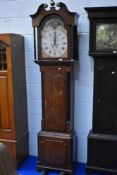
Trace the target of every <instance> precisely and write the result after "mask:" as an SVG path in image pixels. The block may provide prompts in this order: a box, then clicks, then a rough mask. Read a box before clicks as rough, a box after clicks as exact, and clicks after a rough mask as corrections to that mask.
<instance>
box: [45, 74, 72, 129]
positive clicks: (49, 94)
mask: <svg viewBox="0 0 117 175" xmlns="http://www.w3.org/2000/svg"><path fill="white" fill-rule="evenodd" d="M68 77H69V76H68V73H67V72H60V71H54V72H52V71H49V72H46V73H45V72H44V73H43V90H44V92H45V93H44V94H43V115H44V116H43V117H44V128H45V130H48V131H59V132H65V131H66V126H65V122H66V118H67V102H68V100H67V98H68V97H67V92H68V86H67V85H68ZM69 115H70V114H69Z"/></svg>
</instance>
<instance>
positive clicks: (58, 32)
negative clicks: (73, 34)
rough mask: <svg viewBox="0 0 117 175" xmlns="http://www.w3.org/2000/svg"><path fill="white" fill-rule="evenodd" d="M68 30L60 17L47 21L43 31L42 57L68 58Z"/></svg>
mask: <svg viewBox="0 0 117 175" xmlns="http://www.w3.org/2000/svg"><path fill="white" fill-rule="evenodd" d="M67 42H68V41H67V30H66V29H65V27H64V25H63V22H62V21H61V20H59V19H58V18H51V19H49V20H48V21H46V22H45V24H44V26H43V29H42V32H41V49H42V57H45V58H48V57H49V58H66V57H67V56H68V55H67V52H68V51H67V47H68V46H67Z"/></svg>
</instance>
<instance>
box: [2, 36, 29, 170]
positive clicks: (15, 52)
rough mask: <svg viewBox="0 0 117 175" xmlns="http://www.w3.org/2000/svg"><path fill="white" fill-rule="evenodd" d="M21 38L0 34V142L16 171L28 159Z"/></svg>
mask: <svg viewBox="0 0 117 175" xmlns="http://www.w3.org/2000/svg"><path fill="white" fill-rule="evenodd" d="M24 60H25V59H24V38H23V36H21V35H18V34H0V142H2V143H4V144H5V145H6V147H7V149H8V151H9V153H10V154H11V157H12V159H13V162H14V165H15V167H16V168H18V166H19V165H20V164H21V162H22V161H23V160H24V159H25V158H26V156H28V126H27V102H26V80H25V62H24Z"/></svg>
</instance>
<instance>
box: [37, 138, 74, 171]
mask: <svg viewBox="0 0 117 175" xmlns="http://www.w3.org/2000/svg"><path fill="white" fill-rule="evenodd" d="M39 143H40V146H39V156H40V164H49V165H54V166H59V167H63V166H64V165H65V166H66V167H67V166H68V167H69V168H70V165H71V162H72V157H71V155H72V154H71V145H72V140H71V139H65V138H63V139H62V138H56V136H55V137H40V138H39Z"/></svg>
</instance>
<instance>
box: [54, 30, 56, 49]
mask: <svg viewBox="0 0 117 175" xmlns="http://www.w3.org/2000/svg"><path fill="white" fill-rule="evenodd" d="M54 46H56V31H55V32H54Z"/></svg>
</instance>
